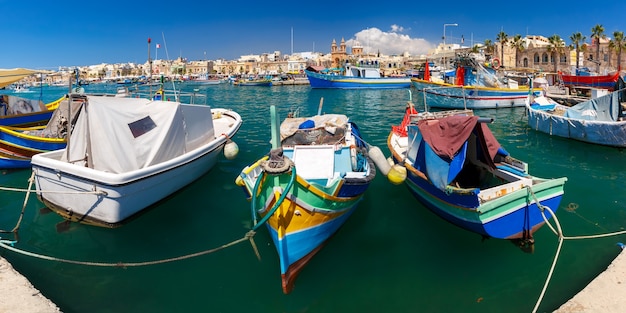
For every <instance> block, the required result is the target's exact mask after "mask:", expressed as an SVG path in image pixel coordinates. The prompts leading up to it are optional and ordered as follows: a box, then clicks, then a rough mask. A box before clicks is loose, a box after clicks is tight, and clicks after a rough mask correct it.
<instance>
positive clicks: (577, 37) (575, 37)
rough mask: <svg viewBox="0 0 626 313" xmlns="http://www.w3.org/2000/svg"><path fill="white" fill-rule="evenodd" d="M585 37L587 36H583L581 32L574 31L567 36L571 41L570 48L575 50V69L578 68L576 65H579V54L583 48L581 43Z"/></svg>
mask: <svg viewBox="0 0 626 313" xmlns="http://www.w3.org/2000/svg"><path fill="white" fill-rule="evenodd" d="M586 39H587V37H585V36H584V35H583V34H582V33H581V32H575V33H573V34H572V35H571V36H570V37H569V40H571V41H572V44H571V45H570V48H571V49H575V51H576V69H578V67H579V66H580V64H579V63H580V61H579V60H580V56H579V54H580V52H581V51H584V50H585V46H584V45H583V43H584V42H585V40H586Z"/></svg>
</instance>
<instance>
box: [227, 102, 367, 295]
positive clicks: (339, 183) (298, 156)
mask: <svg viewBox="0 0 626 313" xmlns="http://www.w3.org/2000/svg"><path fill="white" fill-rule="evenodd" d="M270 110H271V115H272V116H271V123H272V135H271V142H272V150H271V151H270V152H269V156H265V157H263V158H261V159H260V160H259V161H257V162H255V163H253V164H251V165H249V166H247V167H246V168H244V169H243V171H242V172H241V174H240V176H239V177H238V178H237V180H236V183H237V185H239V186H241V187H243V189H244V191H245V193H246V195H247V196H248V198H250V199H251V200H250V201H251V205H252V208H251V210H252V212H251V213H252V217H253V220H254V221H255V226H254V230H256V229H257V228H258V227H260V226H262V225H263V224H265V225H267V229H268V230H269V232H270V235H271V237H272V239H273V241H274V245H275V247H276V251H277V252H278V257H279V259H280V273H281V279H282V287H283V292H284V293H285V294H288V293H290V292H291V290H292V289H293V285H294V281H295V279H296V276H297V275H298V273H299V272H300V271H301V270H302V268H303V267H304V266H305V265H306V264H307V263H308V262H309V261H310V260H311V259H312V258H313V256H314V255H315V254H316V253H317V252H318V251H319V250H320V249H321V248H322V246H323V245H324V244H325V243H326V241H327V240H329V239H330V237H331V236H332V235H333V234H335V233H336V232H337V231H338V229H339V228H340V227H341V226H342V225H343V224H344V223H345V222H346V220H347V219H348V218H349V217H350V215H351V214H352V212H354V210H355V209H356V207H357V204H358V203H359V202H360V201H361V200H362V199H363V195H364V193H365V191H366V190H367V188H368V186H369V184H370V182H371V181H372V180H373V179H374V177H375V175H376V169H375V168H374V164H373V163H372V161H371V160H370V159H369V158H368V156H367V150H366V144H365V142H364V141H363V140H362V139H361V134H360V132H359V129H358V128H357V126H356V125H355V124H354V123H352V122H350V121H349V120H348V117H347V116H345V115H341V114H323V115H319V114H318V115H316V116H313V117H310V118H297V117H293V118H292V117H290V118H286V119H285V120H284V121H283V122H282V124H280V127H279V121H278V115H277V113H276V109H275V107H274V106H271V108H270ZM256 215H258V216H259V217H260V218H261V220H260V221H258V223H257V222H256V221H257V219H256Z"/></svg>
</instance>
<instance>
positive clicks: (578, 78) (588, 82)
mask: <svg viewBox="0 0 626 313" xmlns="http://www.w3.org/2000/svg"><path fill="white" fill-rule="evenodd" d="M558 75H559V78H560V79H561V81H562V82H563V85H565V87H570V88H576V87H587V88H601V89H607V90H609V91H613V90H614V88H615V84H616V83H617V79H618V78H619V77H620V76H619V71H616V72H614V73H611V74H607V75H591V74H588V75H565V74H563V73H562V72H559V73H558Z"/></svg>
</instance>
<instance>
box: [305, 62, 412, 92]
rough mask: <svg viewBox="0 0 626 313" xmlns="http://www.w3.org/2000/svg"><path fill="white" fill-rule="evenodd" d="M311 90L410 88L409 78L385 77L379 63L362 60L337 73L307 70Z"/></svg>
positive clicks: (345, 66)
mask: <svg viewBox="0 0 626 313" xmlns="http://www.w3.org/2000/svg"><path fill="white" fill-rule="evenodd" d="M305 73H306V76H307V78H308V79H309V83H310V84H311V88H341V89H397V88H410V87H411V78H410V77H408V76H400V77H391V76H390V77H383V76H382V74H381V71H380V64H379V63H378V61H375V60H374V61H372V60H360V61H359V63H358V64H357V65H352V64H351V63H346V64H344V66H343V68H341V69H338V70H337V71H333V70H326V71H325V72H316V71H314V70H313V68H308V69H307V70H305Z"/></svg>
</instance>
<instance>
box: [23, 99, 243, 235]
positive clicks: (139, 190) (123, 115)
mask: <svg viewBox="0 0 626 313" xmlns="http://www.w3.org/2000/svg"><path fill="white" fill-rule="evenodd" d="M73 96H74V97H78V96H77V95H73ZM82 97H84V101H85V104H84V106H83V108H82V109H81V111H80V113H79V115H78V118H77V121H76V124H75V127H74V130H73V132H72V134H71V136H70V138H69V141H68V144H67V147H66V148H65V149H62V150H56V151H52V152H46V153H41V154H37V155H35V156H34V157H33V158H32V170H33V175H34V181H35V185H36V192H37V196H38V198H39V199H40V200H41V201H42V202H43V203H44V204H46V206H47V207H48V208H50V209H51V210H53V211H55V212H56V213H58V214H59V215H61V216H63V217H64V218H66V219H68V220H70V221H74V222H81V223H86V224H93V225H98V226H105V227H116V226H119V225H121V224H122V223H123V222H124V221H125V220H127V219H128V218H129V217H131V216H133V215H134V214H136V213H138V212H140V211H142V210H144V209H146V208H148V207H149V206H151V205H152V204H154V203H156V202H157V201H159V200H161V199H163V198H165V197H167V196H169V195H171V194H172V193H174V192H176V191H177V190H179V189H181V188H183V187H184V186H186V185H188V184H190V183H191V182H193V181H194V180H196V179H198V178H199V177H200V176H202V175H203V174H205V173H206V172H208V171H209V170H210V169H211V168H212V167H213V166H214V165H215V164H216V162H217V160H218V157H219V154H220V153H222V152H224V154H225V155H226V157H227V158H232V157H234V156H235V155H236V153H237V151H238V150H237V148H236V144H234V142H232V141H231V140H230V139H231V137H232V136H234V135H235V134H236V132H237V131H238V130H239V127H240V126H241V123H242V121H241V117H240V116H239V114H237V113H236V112H233V111H230V110H226V109H212V108H211V107H209V106H205V105H192V104H181V103H179V102H170V101H154V100H151V99H144V98H119V97H105V96H82Z"/></svg>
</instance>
